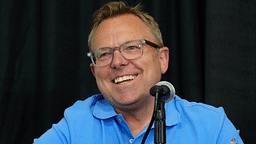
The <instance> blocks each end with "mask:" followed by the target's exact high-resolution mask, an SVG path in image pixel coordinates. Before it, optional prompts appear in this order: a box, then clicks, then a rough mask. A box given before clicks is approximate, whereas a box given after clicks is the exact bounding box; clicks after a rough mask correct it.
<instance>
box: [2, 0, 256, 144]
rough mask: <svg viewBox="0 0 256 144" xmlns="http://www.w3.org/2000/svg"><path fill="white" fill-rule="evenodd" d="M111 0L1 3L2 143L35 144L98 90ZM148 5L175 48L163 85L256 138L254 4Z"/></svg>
mask: <svg viewBox="0 0 256 144" xmlns="http://www.w3.org/2000/svg"><path fill="white" fill-rule="evenodd" d="M107 2H109V0H97V1H95V0H72V1H67V0H36V1H35V0H8V1H6V0H0V16H1V17H0V68H1V69H0V144H28V143H32V141H33V139H34V138H37V137H39V136H40V135H42V134H43V133H44V132H45V131H46V130H48V129H49V128H51V126H52V124H53V123H57V122H58V121H59V120H60V119H61V118H62V117H63V112H64V110H65V109H66V108H67V107H69V106H71V105H72V104H73V103H74V102H75V101H77V100H84V99H86V98H87V97H90V96H91V95H93V94H96V93H99V91H98V89H97V86H96V83H95V79H94V77H93V75H92V73H91V71H90V67H89V64H90V59H89V58H87V56H86V53H87V52H88V46H87V37H88V35H89V32H90V30H91V27H92V14H93V12H94V11H95V10H97V9H99V8H100V7H101V6H102V5H103V4H105V3H107ZM126 2H127V3H128V4H129V5H133V6H135V5H137V4H138V3H141V4H142V5H143V6H144V7H143V10H144V11H146V12H147V13H149V14H150V15H152V16H153V17H154V18H155V20H156V21H157V22H158V24H159V27H160V30H161V31H162V35H163V40H164V45H165V46H167V47H169V49H170V63H169V69H168V71H167V73H166V74H164V75H163V77H162V80H166V81H169V82H171V83H172V84H173V85H174V87H175V88H176V94H177V95H179V96H180V97H181V98H184V99H187V100H189V101H196V102H202V103H206V104H210V105H213V106H215V107H220V106H221V107H223V108H224V109H225V112H226V114H227V116H228V118H229V119H230V120H231V121H232V123H233V124H234V125H235V126H236V128H237V129H239V130H240V135H241V137H242V139H243V141H244V142H245V143H251V142H253V141H255V137H256V95H255V79H256V78H255V49H256V46H255V41H256V38H255V34H256V31H255V25H256V22H255V17H256V16H255V7H256V5H255V0H193V1H192V0H130V1H129V0H126Z"/></svg>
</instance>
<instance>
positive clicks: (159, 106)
mask: <svg viewBox="0 0 256 144" xmlns="http://www.w3.org/2000/svg"><path fill="white" fill-rule="evenodd" d="M164 105H165V102H164V101H162V100H161V97H159V96H158V92H157V93H156V102H155V130H154V143H155V144H165V143H166V123H165V108H164Z"/></svg>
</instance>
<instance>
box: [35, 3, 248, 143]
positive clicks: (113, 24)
mask: <svg viewBox="0 0 256 144" xmlns="http://www.w3.org/2000/svg"><path fill="white" fill-rule="evenodd" d="M88 44H89V47H90V52H89V53H88V56H89V57H90V58H91V60H92V63H91V64H90V68H91V71H92V73H93V75H94V77H95V79H96V82H97V86H98V88H99V90H100V92H101V94H97V95H94V96H91V97H90V98H88V99H86V100H84V101H78V102H76V103H75V104H74V105H73V106H71V107H70V108H68V109H66V110H65V113H64V118H63V119H62V120H61V121H60V122H59V123H58V124H54V125H53V127H52V128H51V129H50V130H48V131H47V132H46V133H45V134H43V135H42V136H41V137H40V138H39V139H35V140H34V143H35V144H40V143H42V144H71V143H72V144H82V143H88V144H123V143H135V144H139V143H141V141H142V138H143V136H144V135H145V132H146V129H147V126H148V124H149V123H150V120H151V117H152V114H153V110H154V102H155V99H154V97H153V96H151V95H150V93H149V90H150V88H151V87H153V86H154V85H155V84H157V83H158V82H159V81H160V79H161V75H162V74H164V73H165V72H166V71H167V69H168V62H169V49H168V48H167V47H165V46H163V41H162V37H161V33H160V30H159V28H158V25H157V23H156V22H155V21H154V19H153V18H152V17H151V16H149V15H148V14H146V13H144V12H142V11H140V9H139V5H138V6H136V7H129V6H126V5H125V3H123V2H111V3H108V4H106V5H104V6H103V7H102V8H101V9H99V10H98V11H96V12H95V14H94V27H93V29H92V31H91V33H90V35H89V40H88ZM165 107H166V137H167V143H181V144H183V143H188V142H189V143H194V144H204V143H221V144H222V143H230V141H231V140H232V139H236V140H237V142H239V143H243V142H242V140H241V138H240V136H239V131H237V130H236V129H235V127H234V126H233V124H232V123H231V122H230V121H229V120H228V118H227V117H226V115H225V113H224V111H223V109H222V108H214V107H212V106H208V105H205V104H201V103H191V102H188V101H186V100H182V99H181V98H179V97H178V96H175V98H174V99H173V100H172V101H171V102H169V103H167V104H166V105H165ZM146 143H150V144H153V143H154V125H153V127H152V129H151V131H150V133H149V136H148V138H147V141H146Z"/></svg>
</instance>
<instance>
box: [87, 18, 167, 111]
mask: <svg viewBox="0 0 256 144" xmlns="http://www.w3.org/2000/svg"><path fill="white" fill-rule="evenodd" d="M142 39H146V40H149V41H151V42H154V43H156V40H155V38H154V36H153V35H152V33H151V31H150V29H149V28H148V27H147V26H146V25H145V24H144V23H143V22H142V20H141V19H140V18H139V17H137V16H135V15H132V14H125V15H121V16H116V17H113V18H109V19H106V20H104V21H102V22H101V23H100V25H99V27H98V28H97V30H96V33H95V37H94V39H93V41H92V50H95V49H99V48H102V47H119V46H120V45H121V44H122V43H124V42H127V41H130V40H142ZM168 61H169V50H168V48H166V47H164V48H161V49H159V52H158V53H157V52H156V49H155V48H154V47H151V46H149V45H147V44H144V51H143V55H142V56H141V57H140V58H137V59H133V60H127V59H125V58H124V57H123V56H122V55H121V53H120V52H119V51H118V50H116V51H115V52H114V58H113V61H112V63H111V64H109V65H107V66H104V67H95V66H94V65H93V64H91V65H90V67H91V70H92V73H93V75H94V76H95V78H96V82H97V85H98V88H99V90H100V91H101V93H102V94H103V96H104V97H105V98H106V99H107V100H108V101H109V102H110V103H111V104H112V105H113V106H114V107H115V108H118V109H125V108H136V107H138V106H142V105H143V104H145V103H147V102H149V101H152V99H153V97H152V96H150V94H149V90H150V88H151V87H152V86H154V85H155V84H156V83H157V82H159V81H160V79H161V74H163V73H165V72H166V70H167V68H168ZM121 78H126V80H125V82H122V81H121V82H119V83H115V82H114V81H115V80H117V79H118V80H122V79H121ZM127 78H128V80H127Z"/></svg>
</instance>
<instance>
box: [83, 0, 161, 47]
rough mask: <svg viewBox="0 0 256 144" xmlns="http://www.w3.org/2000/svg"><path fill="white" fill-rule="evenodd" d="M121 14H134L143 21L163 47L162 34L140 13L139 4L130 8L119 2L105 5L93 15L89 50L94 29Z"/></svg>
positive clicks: (148, 18)
mask: <svg viewBox="0 0 256 144" xmlns="http://www.w3.org/2000/svg"><path fill="white" fill-rule="evenodd" d="M123 14H134V15H136V16H138V17H139V18H140V19H141V20H142V21H143V23H144V24H145V25H147V26H148V27H149V29H150V31H151V32H152V34H153V36H154V37H155V39H156V40H157V43H158V44H159V46H160V47H163V40H162V34H161V32H160V29H159V27H158V24H157V23H156V21H155V20H154V18H153V17H152V16H150V15H148V14H147V13H145V12H143V11H141V6H140V4H138V5H137V6H135V7H130V6H127V5H126V4H125V3H124V2H122V1H119V2H110V3H107V4H105V5H104V6H102V7H101V8H100V9H99V10H97V11H96V12H95V13H94V14H93V28H92V30H91V32H90V34H89V37H88V46H89V48H90V49H91V46H92V41H93V38H94V35H95V32H96V29H97V28H98V26H99V24H100V23H101V22H102V21H103V20H105V19H108V18H111V17H114V16H117V15H123Z"/></svg>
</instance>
